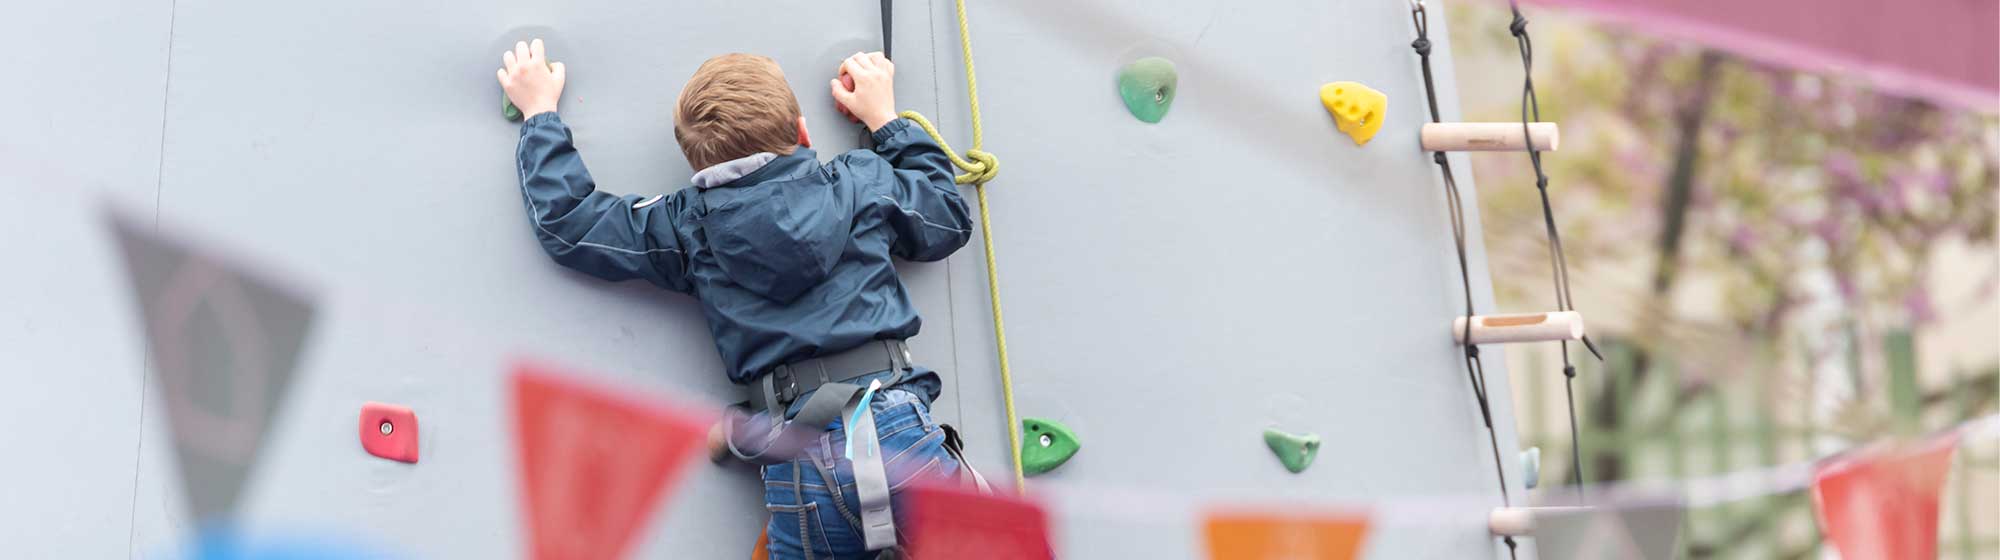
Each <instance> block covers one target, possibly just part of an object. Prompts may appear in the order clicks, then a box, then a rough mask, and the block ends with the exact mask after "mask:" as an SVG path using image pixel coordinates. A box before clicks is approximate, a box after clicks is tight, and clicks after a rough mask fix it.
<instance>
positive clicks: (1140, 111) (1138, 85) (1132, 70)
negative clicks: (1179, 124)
mask: <svg viewBox="0 0 2000 560" xmlns="http://www.w3.org/2000/svg"><path fill="white" fill-rule="evenodd" d="M1179 83H1180V74H1179V73H1177V71H1176V70H1175V69H1174V63H1173V61H1170V60H1167V59H1164V58H1160V57H1157V56H1149V57H1146V58H1141V59H1139V60H1135V61H1132V63H1131V64H1127V65H1125V67H1124V68H1119V69H1118V97H1119V98H1120V99H1124V100H1125V109H1126V110H1129V111H1131V112H1132V116H1133V117H1136V118H1138V119H1139V120H1142V121H1145V122H1149V123H1157V122H1160V119H1163V118H1166V116H1167V109H1169V108H1171V107H1172V106H1173V104H1174V92H1175V90H1176V89H1177V88H1176V87H1175V86H1177V85H1178V84H1179Z"/></svg>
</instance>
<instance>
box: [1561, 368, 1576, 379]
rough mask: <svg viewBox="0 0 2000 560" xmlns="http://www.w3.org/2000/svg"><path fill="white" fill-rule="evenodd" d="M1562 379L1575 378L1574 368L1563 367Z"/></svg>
mask: <svg viewBox="0 0 2000 560" xmlns="http://www.w3.org/2000/svg"><path fill="white" fill-rule="evenodd" d="M1563 377H1568V378H1575V377H1576V366H1563Z"/></svg>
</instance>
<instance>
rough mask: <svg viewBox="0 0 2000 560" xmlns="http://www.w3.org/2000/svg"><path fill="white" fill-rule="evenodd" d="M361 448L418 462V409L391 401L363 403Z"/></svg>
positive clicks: (397, 458)
mask: <svg viewBox="0 0 2000 560" xmlns="http://www.w3.org/2000/svg"><path fill="white" fill-rule="evenodd" d="M361 448H362V449H365V450H367V451H368V454H369V455H374V456H376V457H381V458H383V459H388V460H391V461H402V462H405V463H415V462H417V413H416V412H415V411H412V410H410V408H409V407H405V406H396V405H393V404H383V403H378V402H371V403H366V404H362V405H361Z"/></svg>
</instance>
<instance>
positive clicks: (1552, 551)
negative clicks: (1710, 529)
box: [1534, 502, 1683, 560]
mask: <svg viewBox="0 0 2000 560" xmlns="http://www.w3.org/2000/svg"><path fill="white" fill-rule="evenodd" d="M1682 512H1683V507H1682V505H1681V504H1678V503H1671V502H1666V503H1655V504H1632V505H1621V506H1618V507H1615V508H1610V507H1541V508H1535V529H1534V538H1535V550H1536V552H1537V553H1538V555H1539V557H1541V558H1544V559H1547V560H1570V559H1586V558H1588V559H1618V560H1627V559H1630V560H1669V559H1671V558H1673V557H1674V553H1675V550H1674V548H1675V546H1674V545H1675V544H1676V543H1677V540H1678V539H1679V537H1680V530H1681V516H1682Z"/></svg>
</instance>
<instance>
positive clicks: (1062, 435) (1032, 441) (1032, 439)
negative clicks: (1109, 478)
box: [1021, 418, 1083, 476]
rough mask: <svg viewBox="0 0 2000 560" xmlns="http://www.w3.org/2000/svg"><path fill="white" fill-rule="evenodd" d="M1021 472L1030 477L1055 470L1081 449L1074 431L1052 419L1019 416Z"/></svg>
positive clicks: (1081, 446)
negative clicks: (1020, 417)
mask: <svg viewBox="0 0 2000 560" xmlns="http://www.w3.org/2000/svg"><path fill="white" fill-rule="evenodd" d="M1021 428H1022V431H1021V473H1022V474H1026V475H1028V476H1034V475H1038V474H1042V473H1045V472H1049V471H1052V470H1055V468H1056V467H1060V466H1062V464H1063V463H1064V462H1065V461H1069V458H1070V457H1071V456H1073V455H1076V452H1077V450H1080V449H1082V448H1083V443H1082V442H1079V441H1077V439H1076V432H1072V431H1069V428H1068V427H1065V426H1063V425H1062V424H1059V423H1056V422H1055V421H1053V420H1044V419H1041V418H1022V419H1021Z"/></svg>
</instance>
